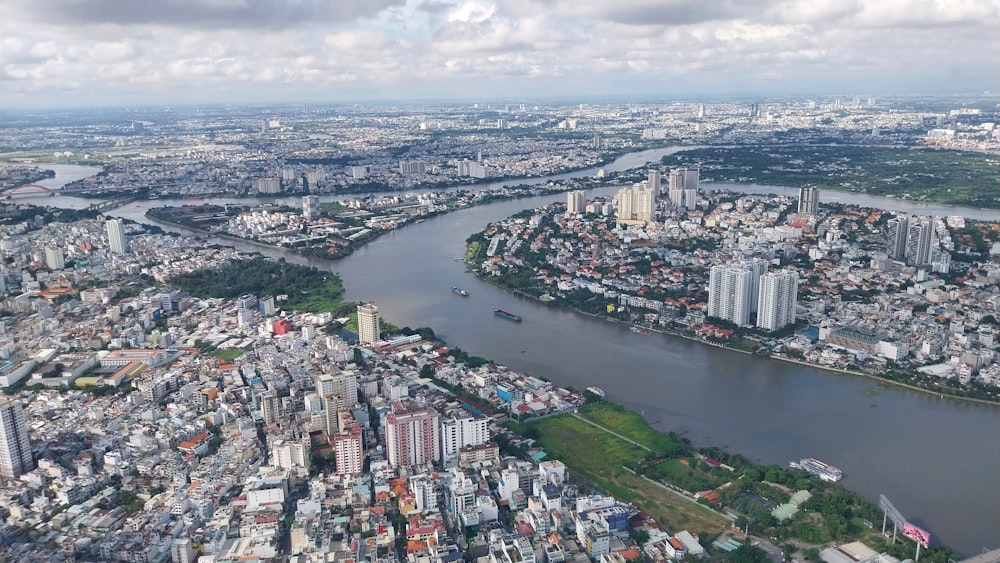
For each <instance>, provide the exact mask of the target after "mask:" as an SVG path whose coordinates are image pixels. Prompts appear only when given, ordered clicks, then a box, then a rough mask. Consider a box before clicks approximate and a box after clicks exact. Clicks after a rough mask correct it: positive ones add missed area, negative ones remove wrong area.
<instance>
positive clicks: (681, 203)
mask: <svg viewBox="0 0 1000 563" xmlns="http://www.w3.org/2000/svg"><path fill="white" fill-rule="evenodd" d="M700 174H701V173H700V170H699V169H698V168H674V169H672V170H671V171H670V177H669V180H668V182H667V195H668V196H669V197H670V203H672V204H673V206H674V207H686V208H688V209H694V208H695V207H696V206H697V205H698V182H699V176H700Z"/></svg>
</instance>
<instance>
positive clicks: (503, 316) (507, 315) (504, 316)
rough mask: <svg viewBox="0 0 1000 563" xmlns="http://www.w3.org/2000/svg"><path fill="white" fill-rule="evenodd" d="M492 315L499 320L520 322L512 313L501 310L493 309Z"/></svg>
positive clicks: (518, 317) (519, 318)
mask: <svg viewBox="0 0 1000 563" xmlns="http://www.w3.org/2000/svg"><path fill="white" fill-rule="evenodd" d="M493 314H494V315H496V316H498V317H500V318H501V319H507V320H508V321H514V322H518V323H519V322H521V317H520V316H518V315H515V314H514V313H508V312H507V311H504V310H503V309H493Z"/></svg>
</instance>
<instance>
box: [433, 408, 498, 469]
mask: <svg viewBox="0 0 1000 563" xmlns="http://www.w3.org/2000/svg"><path fill="white" fill-rule="evenodd" d="M487 423H488V420H487V419H485V418H477V417H475V416H473V415H472V413H469V412H463V413H459V414H458V415H457V416H451V417H444V418H442V419H441V459H443V460H445V461H447V460H449V459H454V458H457V457H458V452H459V450H461V449H462V448H467V447H469V446H481V445H483V444H485V443H486V442H488V441H489V439H490V433H489V430H488V424H487Z"/></svg>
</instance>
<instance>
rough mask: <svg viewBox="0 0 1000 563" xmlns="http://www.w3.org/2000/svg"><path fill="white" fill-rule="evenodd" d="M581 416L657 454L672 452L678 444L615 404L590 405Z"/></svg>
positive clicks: (582, 410) (581, 411)
mask: <svg viewBox="0 0 1000 563" xmlns="http://www.w3.org/2000/svg"><path fill="white" fill-rule="evenodd" d="M579 414H580V415H581V416H583V417H584V418H586V419H587V420H593V421H594V422H596V423H597V424H600V425H601V426H604V427H605V428H610V429H612V430H614V431H615V432H617V433H619V434H621V435H622V436H625V437H626V438H628V439H630V440H634V441H636V442H638V443H640V444H642V445H644V446H646V447H647V448H649V449H651V450H653V451H656V452H663V451H667V450H670V449H672V448H674V447H675V446H676V445H677V444H678V442H677V441H676V440H673V439H671V438H670V437H669V436H666V435H664V434H661V433H659V432H657V431H656V430H653V429H652V428H650V427H649V425H648V424H646V421H645V420H643V419H642V417H641V416H639V415H638V414H636V413H634V412H632V411H627V410H625V409H624V408H622V407H620V406H618V405H616V404H614V403H607V402H600V403H594V404H590V405H587V406H585V407H583V408H582V409H580V412H579Z"/></svg>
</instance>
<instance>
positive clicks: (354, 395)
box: [316, 372, 358, 436]
mask: <svg viewBox="0 0 1000 563" xmlns="http://www.w3.org/2000/svg"><path fill="white" fill-rule="evenodd" d="M316 393H317V394H318V395H319V397H320V399H321V400H322V401H323V409H324V411H325V413H326V425H325V426H326V428H325V430H326V433H327V435H329V436H333V435H334V434H337V433H338V432H340V431H341V430H343V429H342V428H341V427H340V421H339V414H340V412H341V411H345V410H347V409H349V408H351V407H353V406H354V405H356V404H357V403H358V379H357V377H356V376H355V375H354V374H353V373H350V372H344V373H338V374H336V375H330V374H328V373H324V374H322V375H320V376H319V377H318V378H317V379H316Z"/></svg>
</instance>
